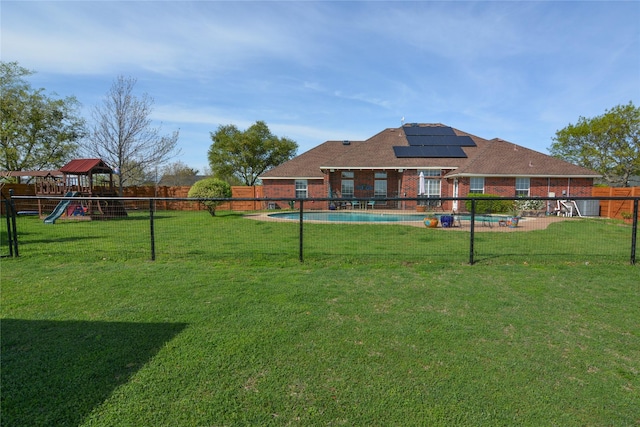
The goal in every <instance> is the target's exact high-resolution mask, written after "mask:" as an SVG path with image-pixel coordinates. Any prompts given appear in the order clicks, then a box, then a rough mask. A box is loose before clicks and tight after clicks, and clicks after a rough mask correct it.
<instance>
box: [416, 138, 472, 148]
mask: <svg viewBox="0 0 640 427" xmlns="http://www.w3.org/2000/svg"><path fill="white" fill-rule="evenodd" d="M407 141H408V142H409V145H456V146H459V147H475V146H476V144H475V142H473V140H472V139H471V137H469V136H457V135H428V136H427V135H407Z"/></svg>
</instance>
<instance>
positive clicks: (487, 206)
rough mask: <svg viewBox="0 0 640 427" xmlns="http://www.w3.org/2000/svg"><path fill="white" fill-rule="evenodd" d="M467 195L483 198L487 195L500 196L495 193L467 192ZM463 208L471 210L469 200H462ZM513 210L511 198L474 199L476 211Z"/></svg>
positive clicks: (498, 211) (503, 211) (499, 211)
mask: <svg viewBox="0 0 640 427" xmlns="http://www.w3.org/2000/svg"><path fill="white" fill-rule="evenodd" d="M468 197H473V198H476V199H483V198H489V197H501V196H498V195H497V194H469V195H468ZM464 205H465V208H466V209H467V211H468V212H471V200H466V201H465V202H464ZM512 210H513V201H511V200H476V213H487V212H489V213H506V212H511V211H512Z"/></svg>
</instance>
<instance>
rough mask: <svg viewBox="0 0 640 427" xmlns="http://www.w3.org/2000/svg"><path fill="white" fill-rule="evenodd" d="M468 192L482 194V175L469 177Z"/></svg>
mask: <svg viewBox="0 0 640 427" xmlns="http://www.w3.org/2000/svg"><path fill="white" fill-rule="evenodd" d="M469 194H484V177H482V176H474V177H471V179H470V181H469Z"/></svg>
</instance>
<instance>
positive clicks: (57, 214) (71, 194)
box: [44, 191, 80, 224]
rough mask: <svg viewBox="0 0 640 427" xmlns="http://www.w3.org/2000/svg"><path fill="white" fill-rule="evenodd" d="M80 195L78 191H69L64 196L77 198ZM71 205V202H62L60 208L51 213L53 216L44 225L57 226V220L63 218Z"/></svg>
mask: <svg viewBox="0 0 640 427" xmlns="http://www.w3.org/2000/svg"><path fill="white" fill-rule="evenodd" d="M79 194H80V193H78V192H76V191H69V192H68V193H67V194H65V195H64V197H76V196H78V195H79ZM70 203H71V200H60V203H58V206H56V208H55V209H54V210H53V212H51V214H50V215H49V216H48V217H46V218H45V219H44V223H45V224H55V222H56V219H58V218H60V217H61V216H62V214H63V213H64V212H65V210H66V209H67V206H69V204H70Z"/></svg>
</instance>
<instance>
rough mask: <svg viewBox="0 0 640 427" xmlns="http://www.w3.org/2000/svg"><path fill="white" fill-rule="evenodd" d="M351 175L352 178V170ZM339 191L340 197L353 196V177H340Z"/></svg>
mask: <svg viewBox="0 0 640 427" xmlns="http://www.w3.org/2000/svg"><path fill="white" fill-rule="evenodd" d="M343 174H344V172H343ZM351 177H352V178H353V172H351ZM340 191H341V194H342V197H345V198H352V197H353V179H344V178H343V179H342V185H341V187H340Z"/></svg>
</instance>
